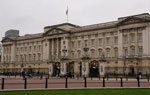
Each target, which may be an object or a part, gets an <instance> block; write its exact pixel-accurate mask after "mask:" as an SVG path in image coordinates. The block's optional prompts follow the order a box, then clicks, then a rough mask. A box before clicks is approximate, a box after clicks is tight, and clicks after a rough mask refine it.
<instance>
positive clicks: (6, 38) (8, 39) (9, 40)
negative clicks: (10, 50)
mask: <svg viewBox="0 0 150 95" xmlns="http://www.w3.org/2000/svg"><path fill="white" fill-rule="evenodd" d="M12 41H14V40H13V39H11V38H9V37H5V38H3V39H2V42H12Z"/></svg>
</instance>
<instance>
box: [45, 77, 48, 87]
mask: <svg viewBox="0 0 150 95" xmlns="http://www.w3.org/2000/svg"><path fill="white" fill-rule="evenodd" d="M47 87H48V78H46V79H45V88H47Z"/></svg>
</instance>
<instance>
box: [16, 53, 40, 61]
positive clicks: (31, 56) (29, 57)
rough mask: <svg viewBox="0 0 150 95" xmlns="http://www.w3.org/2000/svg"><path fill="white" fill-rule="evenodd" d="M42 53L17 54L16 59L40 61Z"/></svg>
mask: <svg viewBox="0 0 150 95" xmlns="http://www.w3.org/2000/svg"><path fill="white" fill-rule="evenodd" d="M41 59H42V58H41V54H40V53H39V54H28V55H17V56H16V61H40V60H41Z"/></svg>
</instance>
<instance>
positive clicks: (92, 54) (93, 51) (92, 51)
mask: <svg viewBox="0 0 150 95" xmlns="http://www.w3.org/2000/svg"><path fill="white" fill-rule="evenodd" d="M91 57H92V58H94V57H95V50H91Z"/></svg>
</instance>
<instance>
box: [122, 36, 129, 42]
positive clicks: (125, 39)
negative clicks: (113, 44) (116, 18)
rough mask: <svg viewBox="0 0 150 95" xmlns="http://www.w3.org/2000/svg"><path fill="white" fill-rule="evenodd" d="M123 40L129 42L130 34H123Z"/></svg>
mask: <svg viewBox="0 0 150 95" xmlns="http://www.w3.org/2000/svg"><path fill="white" fill-rule="evenodd" d="M123 42H124V43H128V35H124V36H123Z"/></svg>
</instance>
